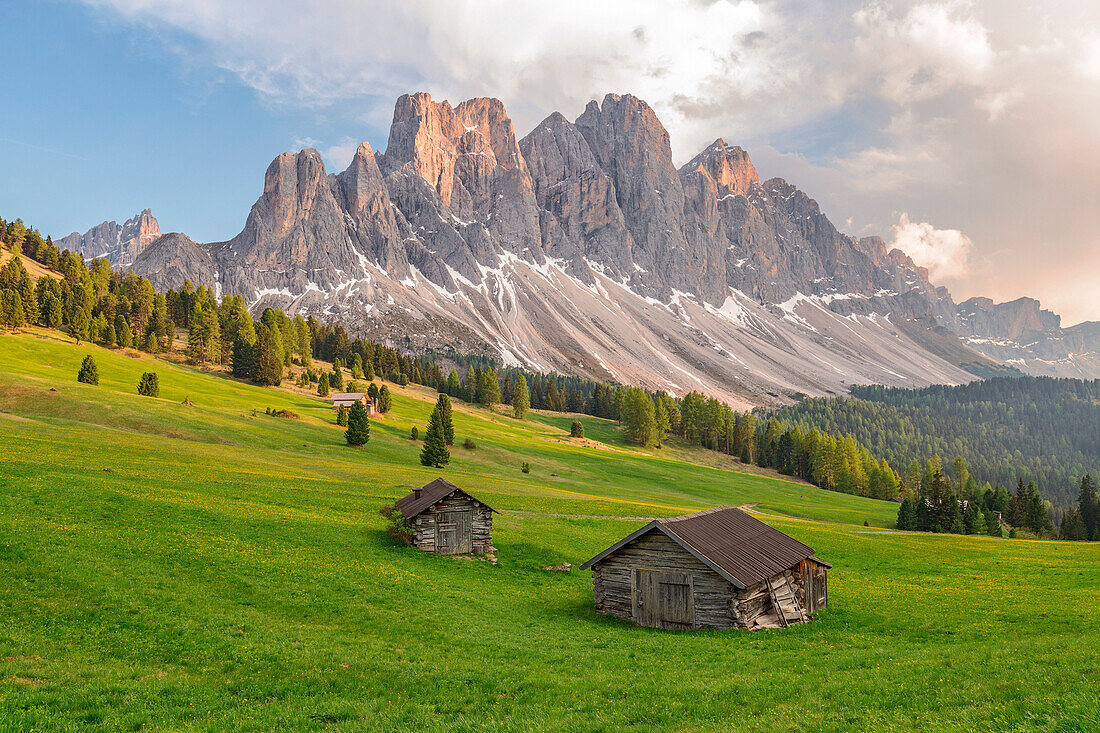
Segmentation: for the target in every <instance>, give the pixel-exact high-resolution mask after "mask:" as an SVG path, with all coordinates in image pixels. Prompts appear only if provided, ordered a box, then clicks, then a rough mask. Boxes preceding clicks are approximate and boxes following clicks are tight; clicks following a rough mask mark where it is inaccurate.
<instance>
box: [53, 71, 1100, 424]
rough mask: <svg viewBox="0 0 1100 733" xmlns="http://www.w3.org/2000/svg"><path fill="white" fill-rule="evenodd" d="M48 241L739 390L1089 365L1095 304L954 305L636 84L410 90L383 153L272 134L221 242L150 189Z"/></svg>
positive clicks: (387, 336)
mask: <svg viewBox="0 0 1100 733" xmlns="http://www.w3.org/2000/svg"><path fill="white" fill-rule="evenodd" d="M66 242H68V244H66ZM58 244H59V246H63V247H64V246H69V248H70V249H77V250H78V251H80V252H82V253H83V254H84V255H85V256H86V257H91V256H106V257H107V258H108V259H109V260H110V261H111V262H112V263H113V264H115V265H116V266H119V267H128V268H130V269H132V270H134V271H135V272H137V273H139V274H141V275H143V276H145V277H148V278H149V279H150V280H152V281H153V283H154V285H155V286H157V287H158V288H160V289H164V288H169V287H173V288H179V287H180V286H181V285H182V284H183V282H184V280H185V279H189V280H190V281H191V282H192V283H194V284H196V285H206V286H209V287H211V288H213V289H214V290H215V291H216V292H218V293H219V294H239V295H242V296H244V297H245V299H246V300H247V302H248V304H249V306H250V308H251V309H252V310H253V311H254V312H258V311H261V310H262V309H263V308H265V307H267V306H278V307H281V308H283V309H285V310H287V311H288V312H291V313H299V312H300V313H303V314H313V315H315V316H317V317H319V318H323V319H328V320H339V321H340V322H342V323H344V324H345V326H347V327H348V328H349V330H350V331H351V332H352V333H355V334H358V335H362V336H369V337H372V338H375V339H379V340H388V341H390V342H391V343H401V344H403V345H406V346H407V347H409V348H412V349H418V350H419V349H435V350H440V351H446V350H448V349H452V348H453V349H454V350H456V351H458V352H466V353H470V352H473V353H486V354H491V355H493V356H495V357H496V358H498V359H499V360H501V361H502V362H503V363H505V364H509V365H518V366H524V367H528V368H531V369H536V370H541V371H556V372H558V373H562V374H575V375H581V376H586V377H590V378H593V379H600V380H611V381H617V382H621V383H625V384H637V385H642V386H647V387H650V388H655V389H658V388H659V389H665V390H668V391H670V392H673V393H677V394H682V393H684V392H686V391H688V390H691V389H698V390H701V391H704V392H707V393H709V394H712V395H715V396H718V397H720V398H723V399H726V400H727V401H730V402H731V403H732V404H734V405H736V406H740V407H747V406H750V405H760V404H772V403H782V402H787V401H790V400H791V399H792V398H793V397H795V396H796V395H797V394H799V393H803V394H811V395H820V394H838V393H845V392H846V391H847V389H848V387H850V386H851V385H852V384H862V383H877V384H885V385H898V386H918V385H927V384H933V383H962V382H968V381H971V380H973V379H974V378H975V377H980V376H988V375H990V374H996V373H1010V372H1012V371H1013V370H1015V369H1018V370H1020V371H1024V372H1029V373H1033V374H1053V375H1061V376H1076V377H1100V324H1097V323H1088V324H1081V325H1079V326H1075V327H1073V328H1069V329H1063V328H1061V325H1060V321H1059V319H1058V317H1057V316H1056V315H1054V314H1053V313H1050V312H1049V311H1045V310H1042V308H1041V307H1040V305H1039V303H1038V302H1037V301H1034V300H1031V299H1026V298H1024V299H1020V300H1017V301H1014V302H1012V303H1003V304H994V303H993V302H992V301H990V300H988V299H983V298H973V299H970V300H967V301H965V302H963V303H961V304H956V303H955V302H954V301H953V299H952V298H951V295H950V293H948V292H947V290H946V289H944V288H942V287H935V286H934V285H932V284H931V283H930V282H929V280H928V273H927V271H926V270H925V269H924V268H921V267H919V266H917V265H916V264H914V262H913V261H912V260H911V259H910V258H909V257H908V256H907V255H905V254H904V253H903V252H901V251H900V250H897V249H892V250H888V249H887V247H886V244H885V242H884V241H883V240H882V239H881V238H879V237H865V238H858V239H857V238H853V237H850V236H847V235H845V234H843V233H841V232H840V231H838V230H837V228H836V227H835V226H833V224H832V223H831V222H830V221H829V219H828V218H827V217H826V216H825V215H824V214H823V213H822V212H821V210H820V208H819V206H818V205H817V203H816V202H815V201H814V200H813V199H811V198H810V197H809V196H807V195H806V194H805V193H803V192H802V191H801V190H799V189H798V188H796V187H795V186H793V185H791V184H790V183H788V182H786V181H784V180H782V179H779V178H772V179H769V180H762V179H761V177H760V175H759V174H758V173H757V171H756V169H755V167H754V166H753V164H752V162H751V160H750V159H749V155H748V153H746V152H745V151H744V150H742V149H741V148H739V147H736V146H731V145H728V144H726V143H725V142H724V141H723V140H721V139H719V140H716V141H715V142H714V143H713V144H711V145H710V146H708V147H707V148H706V149H705V150H703V151H702V152H700V153H699V154H698V155H697V156H695V157H694V158H693V159H691V160H690V161H689V162H688V163H687V164H685V165H683V166H681V167H680V168H678V169H677V168H676V166H675V165H674V164H673V158H672V150H671V146H670V142H669V136H668V133H667V131H666V130H665V128H664V127H663V125H662V124H661V122H660V121H659V120H658V118H657V115H656V114H655V113H654V111H653V110H652V109H651V108H650V107H649V105H647V104H646V103H645V102H644V101H642V100H640V99H638V98H636V97H633V96H631V95H622V96H619V95H614V94H609V95H607V96H605V97H604V99H603V100H602V101H601V102H596V101H593V102H590V103H589V104H588V106H587V107H586V109H585V110H584V112H583V113H582V114H581V115H580V116H579V117H578V118H577V119H576V120H574V121H572V122H570V121H569V120H568V119H566V118H565V117H564V116H563V115H561V114H559V113H554V114H552V115H550V116H549V117H547V118H546V119H545V120H543V121H542V122H541V123H540V124H539V125H538V126H537V127H536V128H535V129H534V130H532V131H531V132H530V133H528V134H527V135H526V136H525V137H523V138H517V137H516V133H515V130H514V129H513V125H512V122H511V120H510V118H509V117H508V114H507V112H506V110H505V108H504V105H503V104H502V103H501V102H500V101H499V100H496V99H489V98H479V99H471V100H467V101H465V102H462V103H461V104H459V105H458V106H455V107H452V106H451V105H450V104H449V103H448V102H436V101H433V100H432V99H431V97H430V96H429V95H428V94H425V93H418V94H412V95H405V96H402V97H401V98H400V99H398V100H397V103H396V105H395V109H394V116H393V123H392V126H391V128H390V133H389V140H388V143H387V146H386V150H385V151H384V152H382V153H377V152H375V151H374V150H372V148H371V147H370V145H368V144H367V143H363V144H362V145H360V147H359V149H358V150H357V151H356V153H355V156H354V158H353V160H352V161H351V164H350V165H349V166H348V168H347V169H346V170H344V171H342V172H340V173H335V174H333V173H329V172H327V171H326V169H325V165H324V163H323V161H322V159H321V156H320V154H319V153H318V152H317V151H316V150H313V149H306V150H302V151H300V152H298V153H283V154H282V155H280V156H278V157H277V158H276V159H275V160H274V161H273V162H272V163H271V165H270V166H269V167H268V169H267V173H266V175H265V178H264V190H263V194H262V195H261V196H260V198H259V199H258V200H257V201H256V203H255V204H254V205H253V207H252V210H251V212H250V213H249V215H248V219H247V221H246V223H245V226H244V229H243V230H242V231H241V232H240V233H239V234H238V235H237V236H236V237H234V238H232V239H230V240H228V241H225V242H213V243H197V242H194V241H192V240H191V239H190V238H188V237H186V236H185V235H183V234H179V233H171V234H165V235H163V236H159V228H158V227H157V224H156V220H155V219H153V218H152V215H151V214H150V212H148V211H145V212H143V213H142V214H141V215H139V216H138V217H135V219H131V220H130V221H128V222H126V223H125V224H124V225H122V226H121V227H120V226H119V225H117V224H114V223H113V222H111V223H105V224H102V225H100V226H99V227H96V228H95V229H93V230H91V231H90V232H88V234H85V235H84V236H83V237H80V236H79V235H76V234H73V235H69V237H67V238H65V239H63V240H60V241H59V242H58Z"/></svg>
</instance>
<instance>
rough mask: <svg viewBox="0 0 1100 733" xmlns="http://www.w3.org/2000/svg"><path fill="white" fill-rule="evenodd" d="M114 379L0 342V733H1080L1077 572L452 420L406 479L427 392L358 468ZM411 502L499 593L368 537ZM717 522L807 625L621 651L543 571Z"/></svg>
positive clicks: (318, 429)
mask: <svg viewBox="0 0 1100 733" xmlns="http://www.w3.org/2000/svg"><path fill="white" fill-rule="evenodd" d="M86 353H93V354H94V355H95V357H96V359H97V361H98V362H99V368H100V376H101V380H102V381H101V384H100V385H99V386H98V387H91V386H87V385H82V384H78V383H77V382H76V381H75V375H76V371H77V368H78V366H79V363H80V361H81V359H82V358H83V356H84V355H85V354H86ZM128 354H129V352H127V353H123V352H119V351H109V350H105V349H101V348H98V347H93V346H88V345H82V346H80V347H76V346H75V345H73V344H72V343H69V342H67V341H66V340H65V339H64V338H63V337H61V336H60V335H59V334H57V333H56V332H48V331H39V330H30V331H27V332H25V333H22V334H19V335H4V336H0V730H32V729H33V730H73V731H76V730H81V731H83V730H103V731H108V730H110V731H114V730H140V729H170V730H185V731H221V730H276V729H278V730H321V729H327V730H447V731H451V730H457V731H466V730H471V731H472V730H490V731H505V730H507V731H511V730H532V731H543V730H551V731H574V730H580V731H587V730H592V731H603V730H608V731H610V730H654V731H656V730H675V731H696V730H701V731H729V730H734V731H853V730H897V731H910V730H913V731H916V730H945V731H964V730H967V731H969V730H975V731H977V730H983V731H984V730H995V731H1033V730H1034V731H1095V730H1100V702H1098V695H1100V684H1098V681H1097V680H1098V675H1100V629H1098V625H1097V615H1098V612H1100V600H1098V596H1097V592H1096V591H1097V589H1098V588H1100V547H1097V546H1094V545H1084V544H1071V543H1055V542H1029V541H1022V540H994V539H990V538H965V537H952V536H927V535H914V534H901V533H896V532H889V531H886V530H885V529H884V528H886V527H888V526H890V525H891V523H892V521H893V518H894V514H895V512H896V505H895V504H890V503H886V502H876V501H872V500H867V499H862V498H859V497H851V496H845V495H840V494H834V493H829V492H824V491H821V490H819V489H817V488H815V487H812V486H809V485H806V484H802V483H797V482H791V481H786V480H782V479H779V478H776V477H771V476H764V475H756V474H747V473H740V472H736V471H733V470H730V469H731V468H733V467H735V464H734V463H732V462H725V463H723V459H722V458H721V457H719V456H717V455H715V454H712V453H707V452H704V451H701V450H696V449H693V448H689V447H685V446H678V445H675V444H673V445H670V446H669V447H667V448H666V449H664V450H660V451H640V450H637V449H635V448H633V447H630V446H628V445H626V444H625V443H623V442H622V440H621V436H620V435H619V432H618V430H617V428H616V427H615V426H614V424H612V423H608V422H606V421H602V420H598V419H594V418H587V417H583V418H581V419H582V420H583V421H584V422H585V428H586V433H587V434H588V436H589V437H590V438H593V439H595V440H598V441H599V442H600V443H599V444H598V445H597V444H590V445H587V446H586V445H579V444H578V443H577V442H576V441H571V440H570V439H569V438H568V437H567V435H568V433H567V431H568V427H569V423H570V422H571V421H572V419H573V416H560V415H554V416H544V415H535V416H533V417H532V418H531V419H529V420H526V421H523V422H518V421H515V420H513V419H512V418H510V417H508V416H506V415H503V414H498V413H490V412H488V411H486V410H483V409H480V408H467V407H465V406H461V405H459V406H457V407H456V433H457V436H458V440H457V442H458V443H459V444H461V442H462V440H463V438H465V437H471V438H473V439H474V440H475V441H476V442H477V444H478V448H477V449H476V450H474V451H466V450H464V449H463V448H461V447H457V446H456V447H455V448H453V449H452V455H453V461H452V463H451V465H449V466H448V467H447V468H446V469H443V470H440V471H426V470H424V469H422V468H421V467H420V466H419V464H418V462H417V453H418V451H419V444H416V443H414V442H413V441H411V440H409V438H408V437H407V436H408V434H409V429H410V428H411V426H412V425H419V426H421V428H423V426H424V425H425V424H426V421H427V415H428V412H429V410H430V407H431V401H432V400H433V399H434V395H433V394H431V393H430V392H428V391H426V390H423V389H420V388H398V387H393V385H391V387H392V388H393V390H394V395H395V397H394V411H393V413H392V414H391V415H389V416H387V417H385V418H384V419H380V420H376V421H373V422H372V428H371V440H370V442H369V443H368V444H367V446H366V447H365V448H363V449H362V450H357V449H351V448H347V447H346V446H344V445H343V436H342V432H341V430H340V429H339V428H337V427H336V426H335V425H333V415H332V412H331V410H330V409H329V408H328V407H327V406H326V405H325V404H324V403H323V402H321V401H319V400H317V399H315V398H312V397H310V396H308V395H305V394H302V393H297V392H294V391H292V390H281V389H261V388H258V387H254V386H250V385H246V384H242V383H239V382H236V381H233V380H231V379H228V378H226V377H224V376H220V375H213V374H206V373H203V372H202V371H200V370H197V369H194V368H191V367H187V366H182V365H175V364H169V363H167V362H164V361H161V360H154V359H152V358H151V357H149V356H147V355H146V356H140V357H139V355H137V354H136V353H134V354H132V355H128ZM149 370H153V371H157V372H158V373H159V375H160V382H161V390H162V391H161V395H162V397H161V399H149V398H143V397H139V396H138V395H137V394H136V385H137V382H138V379H139V377H140V375H141V373H142V372H143V371H149ZM51 390H56V391H51ZM185 398H189V399H190V400H191V402H192V403H193V406H184V405H181V404H180V403H181V402H182V401H183V400H184V399H185ZM269 406H270V407H278V408H287V409H289V410H292V411H293V412H295V413H297V414H298V415H300V416H301V417H300V419H298V420H292V419H280V418H274V417H269V416H267V415H265V414H264V409H265V408H266V407H269ZM253 411H256V414H253ZM522 461H529V462H530V463H531V466H532V473H531V474H530V475H525V474H522V473H521V472H520V470H519V468H520V463H521V462H522ZM552 474H557V475H556V476H554V475H552ZM436 475H443V476H445V477H446V478H448V479H449V480H451V481H453V482H455V483H457V484H459V485H460V486H463V487H465V488H468V489H470V490H471V491H473V492H474V493H476V494H477V495H478V496H480V497H483V498H484V499H485V500H486V501H487V502H488V503H490V504H492V505H493V506H494V507H496V508H497V509H499V510H500V511H501V512H502V514H501V515H500V516H499V517H497V518H496V522H495V526H494V541H495V544H496V546H497V547H498V548H499V553H498V557H499V562H498V563H497V564H496V565H495V566H494V565H491V564H490V563H488V562H484V561H467V560H461V559H455V558H441V557H436V556H431V555H426V554H423V553H419V552H417V551H415V550H412V549H409V548H405V547H397V546H394V545H393V544H392V543H391V542H390V540H389V539H388V538H387V537H386V536H385V535H384V533H383V531H382V527H383V524H382V520H381V517H379V515H378V513H377V510H378V507H379V506H381V505H382V504H383V503H385V502H388V501H390V500H392V499H394V498H396V497H398V496H400V495H402V494H404V493H406V492H407V491H408V489H409V488H411V487H413V486H417V485H420V484H422V483H425V482H426V481H428V480H430V479H431V478H433V477H435V476H436ZM744 503H758V504H759V505H760V506H759V507H758V510H759V511H761V512H766V513H767V514H771V515H782V516H783V517H784V518H772V517H767V518H766V521H768V522H770V523H771V524H773V525H774V526H776V527H778V528H779V529H781V530H783V531H785V532H788V533H790V534H792V535H793V536H795V537H796V538H798V539H800V540H802V541H804V542H806V543H807V544H809V545H811V546H813V547H814V548H815V549H816V550H817V553H818V554H819V555H820V556H821V557H824V558H825V559H827V560H829V561H830V562H832V563H833V565H834V569H833V570H832V572H831V573H830V588H829V602H830V607H829V609H828V610H826V611H824V612H822V613H821V614H820V615H819V618H818V619H817V620H815V621H814V622H812V623H809V624H805V625H802V626H800V627H795V628H792V629H788V630H776V631H764V632H758V633H754V634H749V633H744V632H686V633H685V632H681V633H674V632H665V631H657V630H652V629H642V628H636V627H634V626H632V625H630V624H628V623H625V622H622V621H619V620H616V619H610V618H605V617H601V616H598V615H597V614H595V613H594V612H593V610H592V592H591V575H590V573H588V572H585V571H578V570H576V569H574V571H573V572H572V573H568V574H566V573H558V572H549V571H547V570H545V569H544V568H545V567H546V566H550V565H554V564H557V563H561V562H569V563H573V564H574V566H577V565H579V564H580V563H582V562H583V561H584V560H586V559H588V558H589V557H590V556H592V555H594V554H595V553H596V552H598V551H599V550H601V549H603V548H604V547H605V546H607V545H609V544H611V543H612V542H613V541H615V540H617V539H619V538H620V537H622V536H623V535H625V534H626V533H628V532H630V531H632V530H633V529H635V528H637V527H639V526H641V524H642V523H643V519H642V518H645V517H653V516H667V515H673V514H679V513H683V512H686V511H693V510H696V509H700V508H705V507H710V506H714V505H717V504H744ZM864 521H867V522H868V523H869V525H870V527H869V528H868V527H864V526H863V523H864Z"/></svg>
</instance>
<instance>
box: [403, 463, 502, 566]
mask: <svg viewBox="0 0 1100 733" xmlns="http://www.w3.org/2000/svg"><path fill="white" fill-rule="evenodd" d="M396 506H397V509H398V511H400V512H401V515H402V516H403V517H404V518H405V526H406V527H408V529H409V530H410V531H411V532H412V535H413V544H414V545H415V546H416V547H418V548H420V549H421V550H424V551H425V552H438V553H439V554H441V555H464V554H468V553H477V554H482V553H487V552H493V551H495V550H496V548H495V547H493V514H494V512H495V513H497V514H499V513H500V512H497V510H496V509H493V508H492V507H491V506H489V505H488V504H486V503H485V502H483V501H480V500H478V499H477V498H476V497H474V496H473V495H471V494H469V493H467V492H466V491H463V490H462V489H460V488H458V487H457V486H455V485H454V484H452V483H451V482H450V481H447V480H445V479H441V478H437V479H436V480H435V481H432V482H431V483H429V484H427V485H426V486H422V487H421V488H419V489H416V490H415V491H413V492H412V493H411V494H409V495H408V496H404V497H402V498H400V499H398V500H397V504H396Z"/></svg>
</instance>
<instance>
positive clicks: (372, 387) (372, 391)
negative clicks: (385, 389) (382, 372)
mask: <svg viewBox="0 0 1100 733" xmlns="http://www.w3.org/2000/svg"><path fill="white" fill-rule="evenodd" d="M379 394H380V393H379V391H378V385H377V384H375V383H374V382H371V383H370V384H369V385H368V386H367V397H370V399H371V402H373V403H374V404H375V406H376V407H377V406H378V395H379Z"/></svg>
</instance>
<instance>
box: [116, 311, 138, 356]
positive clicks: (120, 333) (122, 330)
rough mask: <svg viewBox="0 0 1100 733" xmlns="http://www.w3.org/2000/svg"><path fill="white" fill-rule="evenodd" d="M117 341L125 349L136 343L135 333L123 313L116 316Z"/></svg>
mask: <svg viewBox="0 0 1100 733" xmlns="http://www.w3.org/2000/svg"><path fill="white" fill-rule="evenodd" d="M115 343H117V344H118V345H119V346H121V347H122V348H124V349H128V348H130V347H131V346H133V345H134V334H133V333H132V332H131V331H130V324H129V323H128V322H127V321H126V319H125V318H124V317H123V316H122V314H121V313H120V314H119V315H118V316H116V317H115Z"/></svg>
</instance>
